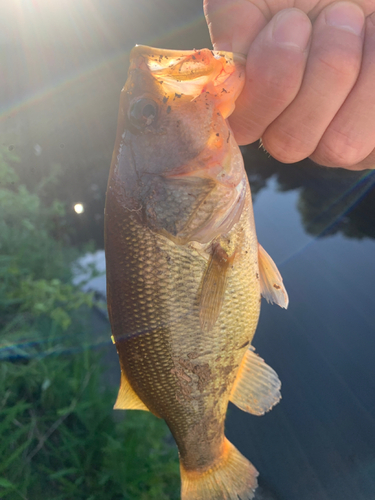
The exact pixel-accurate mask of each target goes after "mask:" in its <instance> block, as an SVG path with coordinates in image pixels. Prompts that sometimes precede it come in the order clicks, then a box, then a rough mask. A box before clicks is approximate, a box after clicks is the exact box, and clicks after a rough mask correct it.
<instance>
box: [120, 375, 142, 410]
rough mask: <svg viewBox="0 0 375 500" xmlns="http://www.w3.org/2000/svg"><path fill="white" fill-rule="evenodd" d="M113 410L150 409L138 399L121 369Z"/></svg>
mask: <svg viewBox="0 0 375 500" xmlns="http://www.w3.org/2000/svg"><path fill="white" fill-rule="evenodd" d="M113 408H114V409H115V410H145V411H150V410H149V409H148V408H147V406H146V405H145V404H144V403H143V402H142V401H141V400H140V399H139V397H138V396H137V394H136V393H135V392H134V389H133V388H132V386H131V385H130V383H129V380H128V379H127V378H126V375H125V374H124V372H123V371H121V383H120V389H119V391H118V396H117V400H116V403H115V406H114V407H113Z"/></svg>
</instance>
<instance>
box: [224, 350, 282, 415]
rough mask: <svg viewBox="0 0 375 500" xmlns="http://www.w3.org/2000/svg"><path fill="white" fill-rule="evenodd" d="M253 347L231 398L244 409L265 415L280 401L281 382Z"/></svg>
mask: <svg viewBox="0 0 375 500" xmlns="http://www.w3.org/2000/svg"><path fill="white" fill-rule="evenodd" d="M253 349H254V348H253V347H250V349H248V350H247V351H246V354H245V356H244V358H243V360H242V363H241V365H240V369H239V370H238V374H237V378H236V380H235V382H234V386H233V389H232V392H231V395H230V398H229V399H230V401H232V403H234V404H235V405H236V406H238V408H240V409H241V410H243V411H247V412H248V413H252V414H253V415H263V414H264V413H265V412H267V411H269V410H270V409H271V408H272V407H273V406H275V404H277V403H278V402H279V401H280V399H281V394H280V387H281V382H280V380H279V377H278V376H277V373H276V372H275V371H274V370H273V369H272V368H271V367H270V366H268V365H267V364H266V363H265V362H264V360H263V359H262V358H260V357H259V356H258V355H257V354H255V352H254V350H253Z"/></svg>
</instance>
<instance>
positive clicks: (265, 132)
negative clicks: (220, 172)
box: [204, 0, 375, 170]
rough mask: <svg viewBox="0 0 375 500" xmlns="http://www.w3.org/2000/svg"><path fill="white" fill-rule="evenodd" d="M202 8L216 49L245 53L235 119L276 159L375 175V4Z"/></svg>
mask: <svg viewBox="0 0 375 500" xmlns="http://www.w3.org/2000/svg"><path fill="white" fill-rule="evenodd" d="M295 4H296V6H297V7H298V9H297V8H288V7H289V5H290V3H289V2H287V0H278V1H277V2H274V1H272V0H204V10H205V15H206V20H207V24H208V27H209V30H210V35H211V40H212V42H213V45H214V48H215V49H219V50H228V51H233V52H240V53H242V54H246V55H247V63H246V83H245V87H244V89H243V91H242V93H241V95H240V96H239V98H238V100H237V102H236V109H235V111H234V113H233V114H232V116H231V117H230V120H229V121H230V125H231V127H232V129H233V132H234V134H235V137H236V139H237V141H238V143H239V144H249V143H251V142H254V141H256V140H258V139H259V138H262V142H263V145H264V147H265V148H266V149H267V151H268V152H269V153H270V154H271V155H272V156H273V157H274V158H276V159H277V160H279V161H281V162H284V163H294V162H297V161H300V160H302V159H304V158H306V157H310V158H311V159H312V160H314V161H315V162H317V163H319V164H321V165H325V166H331V167H334V166H335V167H344V168H348V169H351V170H362V169H365V168H375V149H374V148H375V0H354V1H353V2H348V1H339V2H334V0H323V1H319V0H303V1H302V0H300V1H299V2H295Z"/></svg>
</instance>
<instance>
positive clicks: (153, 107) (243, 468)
mask: <svg viewBox="0 0 375 500" xmlns="http://www.w3.org/2000/svg"><path fill="white" fill-rule="evenodd" d="M245 63H246V59H245V57H244V56H242V55H241V54H234V53H229V52H221V51H212V50H210V49H202V50H195V49H194V50H187V51H176V50H166V49H158V48H153V47H147V46H142V45H139V46H135V47H134V48H133V49H132V51H131V53H130V66H129V71H128V78H127V81H126V83H125V86H124V88H123V89H122V91H121V97H120V107H119V115H118V126H117V136H116V142H115V147H114V152H113V156H112V163H111V168H110V174H109V180H108V187H107V195H106V206H105V252H106V266H107V299H108V313H109V318H110V323H111V328H112V334H113V335H112V339H113V342H114V343H115V346H116V349H117V352H118V356H119V362H120V368H121V382H120V389H119V393H118V396H117V400H116V403H115V405H114V408H115V409H124V410H130V409H132V410H144V411H149V412H151V413H153V414H154V415H155V416H156V417H159V418H162V419H164V420H165V422H166V423H167V425H168V427H169V429H170V431H171V433H172V435H173V437H174V439H175V442H176V444H177V447H178V451H179V459H180V472H181V499H182V500H203V499H204V500H221V499H222V500H224V499H225V500H238V498H240V499H242V500H248V499H251V498H253V497H254V491H255V489H256V487H257V476H258V472H257V470H256V468H255V467H254V466H253V465H252V464H251V463H250V462H249V461H248V459H247V458H245V457H244V456H243V455H242V454H241V453H240V452H239V451H238V450H237V448H236V447H235V446H234V445H233V444H232V443H230V441H229V440H228V439H227V438H226V437H225V435H224V422H225V416H226V412H227V407H228V402H229V401H231V402H232V403H234V404H235V405H237V406H238V407H239V408H241V409H242V410H244V411H246V412H249V413H252V414H254V415H262V414H264V413H265V412H267V411H269V410H270V409H271V408H272V407H273V406H274V405H275V404H276V403H278V401H279V400H280V398H281V394H280V387H281V383H280V380H279V378H278V376H277V374H276V372H275V371H274V370H273V369H272V368H271V367H270V366H268V365H267V364H266V363H265V362H264V360H263V359H262V358H261V357H259V356H258V355H257V354H256V353H255V350H254V348H253V346H252V345H251V342H252V339H253V336H254V333H255V330H256V327H257V323H258V318H259V312H260V302H261V296H263V297H265V298H266V300H267V301H269V302H274V303H276V304H278V305H279V306H281V307H283V308H286V307H287V306H288V300H289V299H288V295H287V292H286V290H285V287H284V284H283V280H282V277H281V275H280V273H279V271H278V269H277V267H276V265H275V264H274V262H273V260H272V259H271V257H270V256H269V255H268V254H267V252H266V251H265V250H264V249H263V248H262V247H261V246H260V245H259V244H258V241H257V236H256V231H255V223H254V217H253V209H252V201H251V193H250V186H249V183H248V179H247V176H246V173H245V170H244V164H243V159H242V154H241V151H240V149H239V146H238V145H237V143H236V140H235V137H234V135H233V133H232V131H231V128H230V126H229V124H228V117H229V116H230V114H231V113H232V112H233V110H234V107H235V101H236V99H237V97H238V96H239V94H240V93H241V91H242V88H243V85H244V78H245V71H244V66H245Z"/></svg>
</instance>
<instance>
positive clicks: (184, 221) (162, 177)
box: [107, 46, 245, 244]
mask: <svg viewBox="0 0 375 500" xmlns="http://www.w3.org/2000/svg"><path fill="white" fill-rule="evenodd" d="M244 64H245V58H244V57H243V56H241V55H235V54H232V53H227V52H220V51H211V50H209V49H202V50H191V51H173V50H164V49H155V48H152V47H146V46H136V47H134V49H133V50H132V52H131V54H130V67H129V73H128V79H127V81H126V84H125V86H124V88H123V90H122V93H121V100H120V110H119V120H118V133H117V140H116V145H115V151H114V155H113V160H112V168H111V174H110V181H109V191H108V194H107V196H108V195H111V193H110V190H112V192H113V193H116V196H117V198H118V199H119V201H120V202H121V204H122V205H123V206H124V207H126V208H127V209H128V210H132V211H134V212H137V214H138V217H139V218H140V220H141V221H142V223H144V224H145V225H147V226H148V227H150V228H151V229H152V230H153V231H157V232H162V233H164V234H165V235H167V236H168V237H169V238H171V239H172V240H173V241H175V242H177V243H182V244H183V243H186V242H187V241H198V242H200V243H206V242H208V241H211V240H212V239H213V238H214V237H215V236H217V235H218V234H219V233H222V232H223V231H224V232H225V231H227V230H228V229H229V227H230V226H231V225H233V224H234V223H235V222H236V221H237V220H238V218H239V214H240V211H241V210H240V209H241V207H242V205H243V199H244V189H245V185H244V169H243V163H242V156H241V154H240V152H239V149H238V146H237V144H236V143H235V140H234V138H233V134H232V133H231V131H230V128H229V125H228V123H227V121H226V118H227V117H228V116H229V115H230V114H231V113H232V111H233V109H234V105H235V100H236V98H237V96H238V95H239V93H240V92H241V90H242V87H243V84H244ZM120 198H121V199H120ZM202 204H205V205H206V206H205V208H204V209H202ZM229 212H231V215H230V214H229ZM228 214H229V215H230V217H229V218H228Z"/></svg>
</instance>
